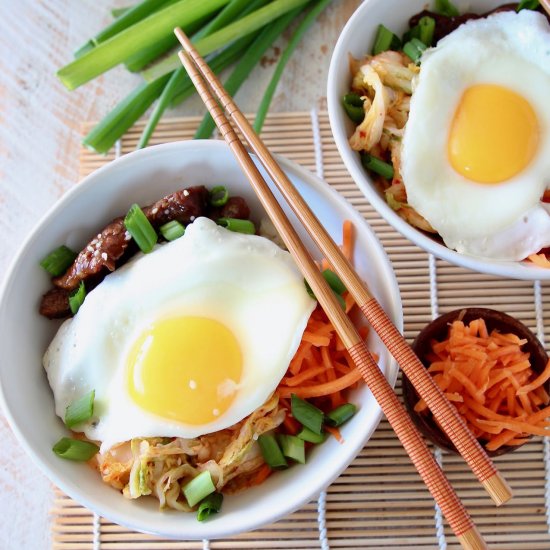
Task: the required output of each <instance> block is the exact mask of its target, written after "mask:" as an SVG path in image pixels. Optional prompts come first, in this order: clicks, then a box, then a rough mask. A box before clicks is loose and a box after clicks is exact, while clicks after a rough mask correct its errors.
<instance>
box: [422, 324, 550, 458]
mask: <svg viewBox="0 0 550 550" xmlns="http://www.w3.org/2000/svg"><path fill="white" fill-rule="evenodd" d="M525 344H526V340H524V339H520V338H519V337H518V336H517V335H515V334H501V333H499V332H496V331H492V332H491V333H490V334H489V332H488V330H487V326H486V324H485V321H484V320H483V319H476V320H473V321H471V322H470V324H469V325H468V326H465V325H464V323H463V322H462V321H454V322H453V323H451V326H450V328H449V333H448V337H447V338H446V339H445V340H444V341H443V342H436V341H434V342H432V343H431V347H432V352H431V353H430V354H429V356H430V362H431V364H430V365H429V367H428V372H430V374H431V375H432V376H433V378H434V381H435V382H436V383H437V385H438V386H439V387H440V388H441V390H442V391H443V392H444V393H445V394H446V395H447V397H448V398H449V399H450V400H451V401H453V402H454V403H455V406H456V407H457V409H458V411H459V412H460V414H461V415H462V416H463V417H464V419H465V421H466V423H467V424H468V426H469V427H470V429H471V430H472V432H473V433H474V434H475V435H476V437H478V438H479V439H482V440H483V441H484V442H486V443H485V445H486V448H487V449H489V450H497V449H498V448H500V447H501V446H502V445H520V444H521V443H522V442H525V441H526V440H527V438H528V437H529V436H530V435H542V436H545V435H550V431H549V430H547V428H548V427H550V423H547V422H545V421H546V419H547V418H549V417H550V407H548V406H547V405H548V404H549V403H550V395H549V394H548V392H547V391H546V389H545V388H544V385H545V384H546V382H547V381H548V380H550V361H549V362H548V364H547V365H546V368H545V369H544V371H543V372H541V373H540V374H539V375H538V376H537V375H536V373H535V372H534V371H533V369H532V368H531V363H530V361H529V354H528V353H526V352H524V351H522V349H521V347H522V346H523V345H525ZM541 407H543V408H542V409H541ZM415 411H417V412H424V411H427V406H426V403H425V402H424V401H423V400H422V399H420V400H419V401H418V403H417V404H416V406H415ZM546 424H548V425H546Z"/></svg>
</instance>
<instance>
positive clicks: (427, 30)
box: [418, 15, 435, 46]
mask: <svg viewBox="0 0 550 550" xmlns="http://www.w3.org/2000/svg"><path fill="white" fill-rule="evenodd" d="M418 27H419V29H420V36H419V37H418V38H420V40H421V42H423V43H424V44H425V45H426V46H431V45H432V42H433V39H434V32H435V19H434V18H433V17H429V16H427V15H425V16H424V17H421V18H420V21H419V22H418Z"/></svg>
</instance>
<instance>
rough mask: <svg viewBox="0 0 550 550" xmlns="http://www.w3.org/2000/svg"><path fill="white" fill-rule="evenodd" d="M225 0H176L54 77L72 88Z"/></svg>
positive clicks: (211, 9) (183, 27) (226, 0)
mask: <svg viewBox="0 0 550 550" xmlns="http://www.w3.org/2000/svg"><path fill="white" fill-rule="evenodd" d="M294 1H298V0H294ZM228 2H229V0H208V1H205V0H180V1H179V2H177V3H176V4H173V5H171V6H168V7H166V8H164V9H161V10H160V11H158V12H155V13H153V14H152V15H150V16H149V17H147V18H145V19H143V20H141V21H139V22H137V23H135V24H134V25H132V26H131V27H128V28H127V29H124V30H123V31H121V32H119V33H118V34H115V35H114V36H113V37H111V38H109V39H108V40H106V41H105V42H102V43H100V44H99V45H97V46H96V47H95V48H93V49H91V50H90V51H88V52H86V53H85V54H83V55H82V56H81V57H78V58H77V59H75V60H74V61H73V62H71V63H69V64H68V65H66V66H65V67H63V68H61V69H60V70H59V71H58V73H57V76H58V77H59V79H60V80H61V82H62V83H63V84H64V85H65V86H66V88H67V89H69V90H74V89H75V88H78V87H79V86H81V85H82V84H85V83H86V82H89V81H90V80H92V79H93V78H95V77H96V76H99V75H100V74H102V73H104V72H106V71H108V70H109V69H112V68H113V67H115V66H116V65H118V64H119V63H123V62H124V61H126V60H127V59H128V58H129V57H131V56H132V54H134V53H135V52H136V51H137V50H139V49H142V48H148V47H150V46H153V45H154V44H155V43H157V42H158V41H159V40H162V39H163V38H164V37H166V36H167V35H169V34H170V33H171V32H172V31H173V29H174V27H175V26H179V27H181V28H182V29H183V30H187V29H188V26H189V25H192V24H193V23H194V22H195V21H197V20H199V19H201V18H202V17H204V16H206V15H208V14H209V13H212V12H214V11H216V10H217V9H219V8H221V7H223V6H224V5H225V4H227V3H228ZM225 43H227V42H223V41H222V42H221V43H218V44H217V45H216V47H215V48H213V49H217V47H220V46H222V45H224V44H225ZM210 51H213V50H210ZM166 72H171V71H166ZM159 76H162V75H159Z"/></svg>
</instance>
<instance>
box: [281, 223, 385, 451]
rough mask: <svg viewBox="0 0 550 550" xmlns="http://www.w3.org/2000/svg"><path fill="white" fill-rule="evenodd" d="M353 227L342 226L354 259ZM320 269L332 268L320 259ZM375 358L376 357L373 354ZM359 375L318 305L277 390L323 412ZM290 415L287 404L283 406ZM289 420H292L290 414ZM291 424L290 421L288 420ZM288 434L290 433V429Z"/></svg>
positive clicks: (364, 330) (364, 332)
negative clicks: (293, 395)
mask: <svg viewBox="0 0 550 550" xmlns="http://www.w3.org/2000/svg"><path fill="white" fill-rule="evenodd" d="M354 237H355V236H354V227H353V224H352V223H351V222H350V221H348V220H346V221H345V222H344V224H343V227H342V246H341V249H342V252H343V253H344V255H345V256H346V258H347V259H348V260H350V261H352V262H353V247H354ZM320 267H321V269H323V270H324V269H331V266H330V264H329V262H328V261H327V260H326V259H323V260H322V261H321V263H320ZM342 297H343V299H344V303H345V311H346V313H348V314H349V313H350V312H351V313H352V314H353V310H354V308H355V302H354V300H353V297H352V296H351V295H350V294H349V292H347V291H346V292H344V294H343V296H342ZM357 328H358V331H359V334H360V336H361V337H362V338H363V340H366V338H367V336H368V327H367V326H364V325H363V326H359V327H357ZM373 356H374V358H375V360H377V359H378V358H377V357H376V356H375V354H373ZM361 380H362V376H361V374H360V372H359V371H358V370H357V368H356V366H355V364H354V363H353V361H352V360H351V357H350V355H349V353H348V352H347V351H346V349H345V347H344V345H343V343H342V341H341V340H340V338H339V337H338V335H337V333H336V329H335V328H334V326H333V325H332V323H331V322H330V321H329V319H328V317H327V315H326V314H325V312H324V311H323V309H322V308H321V306H320V305H319V304H317V307H316V308H315V310H314V311H313V313H312V314H311V316H310V318H309V320H308V324H307V326H306V329H305V331H304V333H303V336H302V341H301V342H300V345H299V347H298V350H297V351H296V353H295V355H294V357H293V358H292V360H291V361H290V365H289V367H288V370H287V372H286V374H285V376H284V377H283V379H282V380H281V382H280V384H279V386H278V387H277V389H276V393H277V394H278V396H279V398H280V399H281V401H282V403H283V405H284V403H285V402H286V400H287V399H289V398H290V397H291V396H292V394H295V395H297V396H298V397H301V398H303V399H307V400H312V402H313V403H314V404H315V405H316V406H317V407H319V408H320V409H321V410H323V411H324V412H327V411H328V410H332V409H335V408H336V407H338V406H340V405H342V404H344V403H345V402H346V401H347V399H346V397H347V396H346V393H347V392H348V391H349V390H351V389H353V388H355V387H357V385H358V384H359V383H361ZM285 408H286V409H287V414H288V415H290V406H288V407H285ZM290 419H291V421H292V420H293V419H292V417H290ZM289 425H291V422H289ZM325 429H326V430H327V432H329V433H330V434H331V435H332V436H333V437H335V438H336V439H337V440H338V441H339V442H341V443H342V442H343V441H344V440H343V438H342V436H341V434H340V432H339V430H338V429H336V428H330V427H329V426H325ZM289 433H292V432H291V431H290V430H289Z"/></svg>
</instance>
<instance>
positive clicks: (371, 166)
mask: <svg viewBox="0 0 550 550" xmlns="http://www.w3.org/2000/svg"><path fill="white" fill-rule="evenodd" d="M361 164H362V165H363V167H364V168H366V169H367V170H372V171H373V172H375V173H376V174H379V175H380V176H382V177H383V178H386V179H387V180H391V179H392V178H393V166H392V165H391V164H388V163H387V162H384V161H383V160H380V159H379V158H378V157H375V156H373V155H369V154H368V153H362V154H361Z"/></svg>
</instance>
